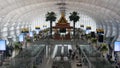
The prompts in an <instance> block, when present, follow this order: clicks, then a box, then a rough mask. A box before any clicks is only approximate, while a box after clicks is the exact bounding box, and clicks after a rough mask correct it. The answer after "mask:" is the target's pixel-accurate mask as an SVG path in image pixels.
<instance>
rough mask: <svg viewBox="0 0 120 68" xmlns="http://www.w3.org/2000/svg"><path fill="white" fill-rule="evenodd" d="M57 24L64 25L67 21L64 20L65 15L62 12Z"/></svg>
mask: <svg viewBox="0 0 120 68" xmlns="http://www.w3.org/2000/svg"><path fill="white" fill-rule="evenodd" d="M58 23H60V24H65V23H67V20H66V18H65V13H64V12H62V13H61V17H60V19H59V20H58Z"/></svg>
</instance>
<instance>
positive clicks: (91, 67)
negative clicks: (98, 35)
mask: <svg viewBox="0 0 120 68" xmlns="http://www.w3.org/2000/svg"><path fill="white" fill-rule="evenodd" d="M80 50H81V53H82V54H83V55H84V56H85V58H86V59H87V61H88V64H89V68H95V67H94V66H93V65H92V64H91V62H90V60H89V59H88V57H87V56H86V54H85V52H84V51H83V50H82V49H81V48H80Z"/></svg>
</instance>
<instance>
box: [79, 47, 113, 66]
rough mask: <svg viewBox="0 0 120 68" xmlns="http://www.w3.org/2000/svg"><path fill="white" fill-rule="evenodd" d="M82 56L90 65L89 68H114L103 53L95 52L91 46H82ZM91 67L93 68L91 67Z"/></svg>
mask: <svg viewBox="0 0 120 68" xmlns="http://www.w3.org/2000/svg"><path fill="white" fill-rule="evenodd" d="M80 49H81V54H82V55H83V57H84V59H86V62H87V63H88V66H89V68H114V66H112V65H111V64H110V63H109V62H108V61H107V60H106V59H105V58H104V57H102V55H101V53H99V52H98V51H96V50H94V48H92V47H91V46H90V45H83V46H80ZM90 65H91V67H90Z"/></svg>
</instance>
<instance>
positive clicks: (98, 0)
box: [0, 0, 120, 23]
mask: <svg viewBox="0 0 120 68" xmlns="http://www.w3.org/2000/svg"><path fill="white" fill-rule="evenodd" d="M0 2H1V3H0V11H1V12H0V16H1V18H2V19H3V18H4V20H2V22H3V23H9V22H10V23H12V22H13V21H15V20H17V19H19V18H20V17H22V16H24V14H26V13H28V12H33V11H37V10H41V12H39V13H38V14H43V13H44V14H45V12H47V11H49V10H51V11H52V9H54V10H55V11H57V12H58V11H59V9H58V5H56V3H59V2H60V0H49V1H48V0H44V1H43V0H0ZM65 2H66V4H67V5H66V8H67V11H74V10H76V9H77V11H80V10H81V9H82V10H86V11H88V12H86V13H88V14H89V12H92V13H95V14H96V15H97V16H98V15H101V16H102V17H106V16H105V15H108V14H109V13H110V14H112V16H113V15H114V17H115V18H118V19H119V15H120V13H119V11H120V9H119V7H120V1H119V0H65ZM33 13H34V12H33ZM68 13H69V12H68ZM26 15H27V14H26ZM31 15H34V14H31ZM31 17H32V16H31ZM23 19H25V18H23ZM23 19H21V21H24V20H23ZM29 19H30V18H29Z"/></svg>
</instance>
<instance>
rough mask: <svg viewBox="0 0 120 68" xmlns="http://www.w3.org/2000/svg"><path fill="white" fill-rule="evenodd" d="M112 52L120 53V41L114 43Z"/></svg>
mask: <svg viewBox="0 0 120 68" xmlns="http://www.w3.org/2000/svg"><path fill="white" fill-rule="evenodd" d="M114 51H120V41H116V42H115V43H114Z"/></svg>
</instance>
